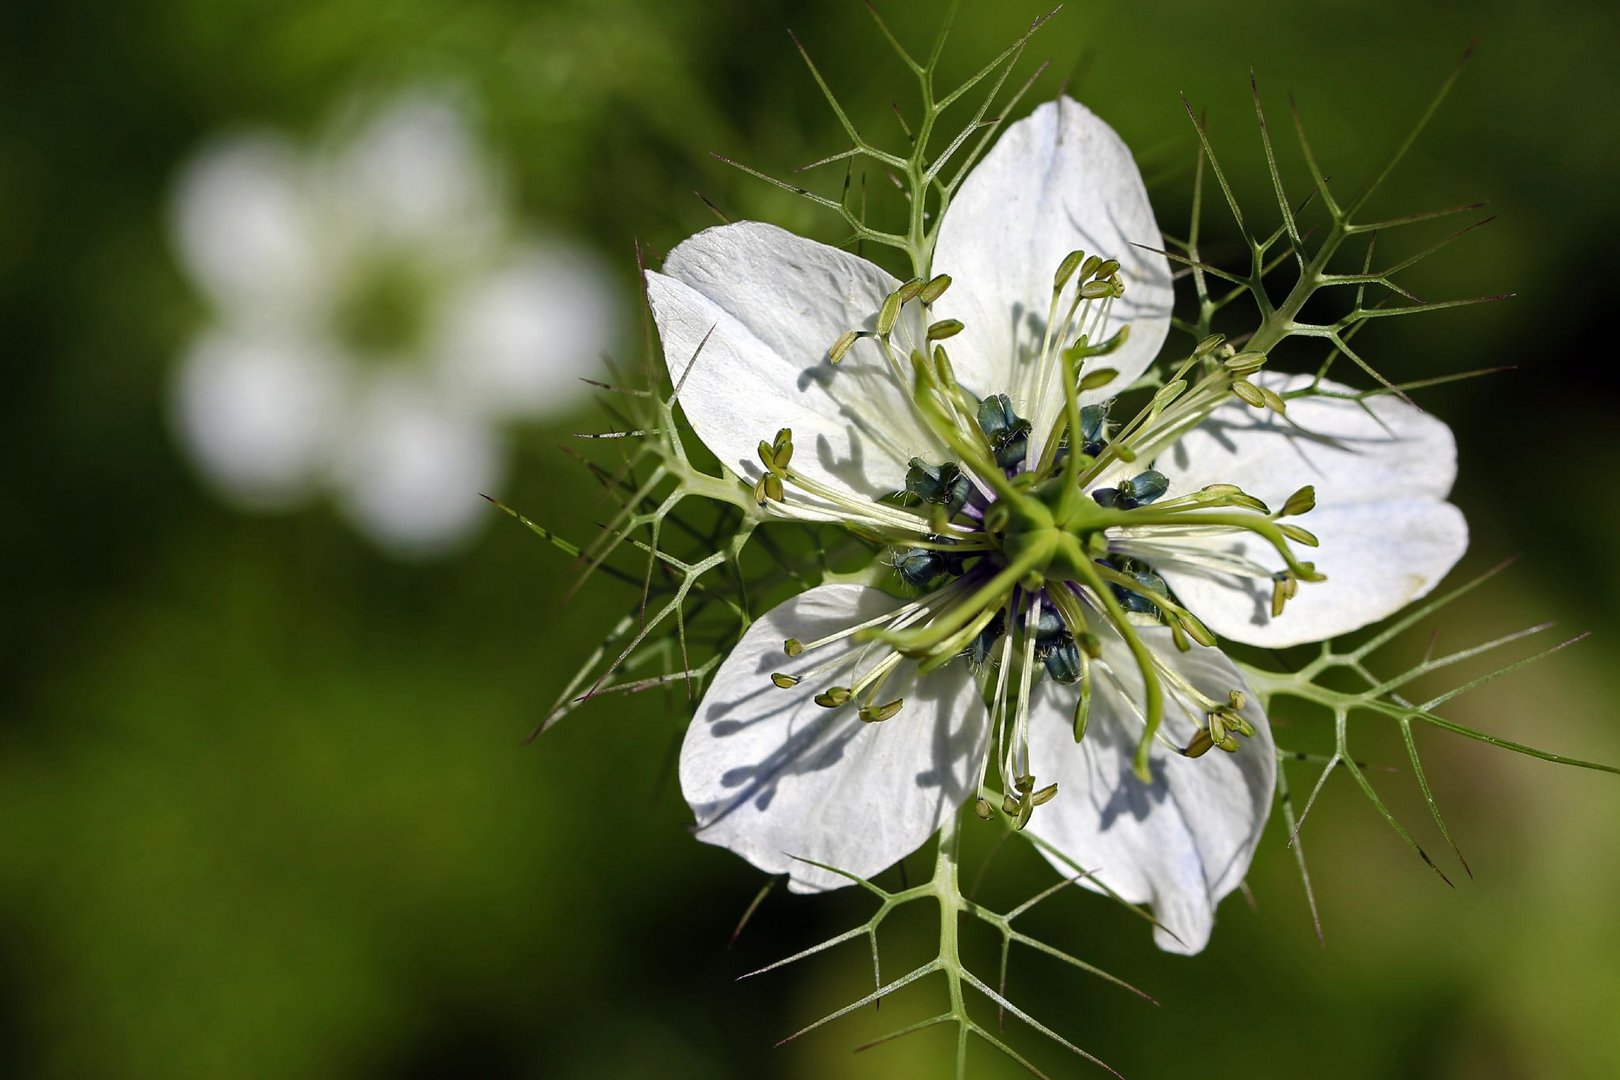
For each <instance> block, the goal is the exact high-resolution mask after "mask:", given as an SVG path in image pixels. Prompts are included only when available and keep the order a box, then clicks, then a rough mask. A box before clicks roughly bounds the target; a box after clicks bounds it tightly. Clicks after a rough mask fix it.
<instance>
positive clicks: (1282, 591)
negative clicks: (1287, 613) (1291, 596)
mask: <svg viewBox="0 0 1620 1080" xmlns="http://www.w3.org/2000/svg"><path fill="white" fill-rule="evenodd" d="M1289 580H1290V579H1288V578H1286V577H1279V578H1275V579H1273V580H1272V582H1271V617H1272V618H1273V619H1275V618H1277V617H1278V616H1280V615H1281V614H1282V613H1283V605H1285V604H1287V603H1288V581H1289Z"/></svg>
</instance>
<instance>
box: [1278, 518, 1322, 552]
mask: <svg viewBox="0 0 1620 1080" xmlns="http://www.w3.org/2000/svg"><path fill="white" fill-rule="evenodd" d="M1277 531H1279V532H1281V533H1282V534H1283V535H1284V536H1286V537H1288V539H1290V540H1292V541H1293V542H1294V543H1296V544H1304V545H1305V546H1306V547H1321V546H1322V541H1320V540H1318V539H1317V538H1316V534H1315V533H1313V532H1311V531H1310V530H1309V529H1302V528H1300V527H1299V526H1298V525H1295V524H1293V523H1292V522H1288V521H1285V522H1283V523H1282V524H1280V525H1278V526H1277Z"/></svg>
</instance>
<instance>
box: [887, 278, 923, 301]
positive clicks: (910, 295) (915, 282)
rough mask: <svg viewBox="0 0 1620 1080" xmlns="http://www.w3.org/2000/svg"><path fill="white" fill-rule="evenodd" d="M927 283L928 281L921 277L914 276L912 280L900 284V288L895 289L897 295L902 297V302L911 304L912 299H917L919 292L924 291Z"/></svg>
mask: <svg viewBox="0 0 1620 1080" xmlns="http://www.w3.org/2000/svg"><path fill="white" fill-rule="evenodd" d="M926 284H928V283H927V282H926V281H924V280H923V279H922V278H920V277H919V278H912V279H911V280H910V281H908V282H906V283H905V284H904V285H902V286H900V288H899V289H897V290H896V291H895V295H896V296H898V297H899V298H900V302H901V303H902V304H909V303H911V301H913V300H915V299H917V296H918V294H919V293H921V292H922V291H923V286H924V285H926Z"/></svg>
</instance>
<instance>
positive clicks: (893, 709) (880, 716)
mask: <svg viewBox="0 0 1620 1080" xmlns="http://www.w3.org/2000/svg"><path fill="white" fill-rule="evenodd" d="M904 704H905V702H904V701H891V702H889V703H888V704H887V705H875V706H874V705H868V706H866V707H865V708H863V709H862V710H861V712H860V716H861V719H862V720H864V721H866V722H867V723H868V724H881V723H882V722H883V721H885V720H887V719H889V718H890V717H891V716H893V715H894V714H895V713H897V712H899V711H900V707H901V706H902V705H904Z"/></svg>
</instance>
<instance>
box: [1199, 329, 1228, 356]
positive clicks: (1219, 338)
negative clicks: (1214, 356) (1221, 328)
mask: <svg viewBox="0 0 1620 1080" xmlns="http://www.w3.org/2000/svg"><path fill="white" fill-rule="evenodd" d="M1225 340H1226V335H1225V334H1211V335H1209V337H1207V338H1205V339H1204V340H1203V341H1200V342H1199V343H1198V347H1197V348H1195V349H1194V350H1193V355H1194V356H1208V355H1209V354H1210V353H1212V352H1214V351H1215V350H1216V349H1218V348H1220V347H1221V343H1222V342H1224V341H1225Z"/></svg>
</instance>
